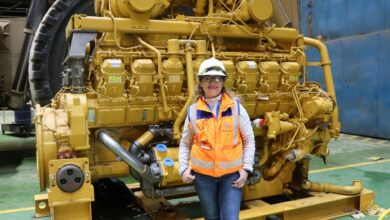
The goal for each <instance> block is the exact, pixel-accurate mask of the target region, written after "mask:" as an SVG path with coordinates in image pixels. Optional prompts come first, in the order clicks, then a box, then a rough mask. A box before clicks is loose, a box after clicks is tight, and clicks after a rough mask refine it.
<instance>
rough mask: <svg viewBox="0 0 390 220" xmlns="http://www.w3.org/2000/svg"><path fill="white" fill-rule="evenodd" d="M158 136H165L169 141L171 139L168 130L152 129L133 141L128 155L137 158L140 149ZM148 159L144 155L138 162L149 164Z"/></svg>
mask: <svg viewBox="0 0 390 220" xmlns="http://www.w3.org/2000/svg"><path fill="white" fill-rule="evenodd" d="M158 136H161V137H162V136H166V137H168V138H169V139H172V136H171V132H170V129H166V128H158V127H152V128H150V129H149V130H148V131H146V132H145V133H143V134H142V135H141V136H140V137H139V138H138V139H137V140H135V141H134V142H133V143H132V144H131V146H130V148H129V151H130V153H131V154H132V155H133V156H135V157H137V158H139V156H140V155H139V153H140V150H141V149H142V148H144V146H146V145H147V144H148V143H150V142H151V141H152V140H153V138H155V137H158ZM149 159H150V158H149V156H148V155H147V154H145V155H144V156H143V157H141V158H140V160H141V161H142V162H144V163H145V162H149Z"/></svg>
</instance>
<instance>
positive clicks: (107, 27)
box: [67, 15, 299, 41]
mask: <svg viewBox="0 0 390 220" xmlns="http://www.w3.org/2000/svg"><path fill="white" fill-rule="evenodd" d="M113 19H115V23H116V30H117V31H118V32H122V33H133V34H176V35H186V36H190V35H191V34H193V35H197V36H199V35H201V36H203V35H205V33H204V28H206V27H204V24H203V22H191V21H176V20H175V21H172V20H149V21H148V22H147V23H140V21H137V20H135V19H129V18H109V17H94V16H83V15H74V16H72V18H71V20H70V21H69V24H68V27H67V36H69V35H70V31H71V30H74V29H77V30H94V31H97V32H113V31H114V23H113ZM199 26H201V27H204V28H198V29H197V30H196V31H194V29H195V28H197V27H199ZM256 28H258V27H256ZM261 30H262V32H263V33H267V35H266V36H268V38H270V39H272V40H283V41H295V40H297V38H298V36H299V33H298V31H297V30H296V29H293V28H274V27H264V28H261ZM251 31H252V32H253V31H254V30H251ZM207 33H208V34H209V35H210V36H211V37H229V38H253V39H258V38H259V36H260V34H261V32H255V33H253V34H252V33H250V32H249V30H248V27H246V26H243V25H228V24H226V25H223V26H221V25H219V23H218V22H217V21H216V22H215V24H210V25H208V26H207Z"/></svg>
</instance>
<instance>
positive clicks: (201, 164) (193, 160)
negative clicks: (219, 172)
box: [191, 157, 214, 169]
mask: <svg viewBox="0 0 390 220" xmlns="http://www.w3.org/2000/svg"><path fill="white" fill-rule="evenodd" d="M191 163H192V164H194V165H195V166H198V167H202V168H204V169H214V164H213V162H210V161H202V160H198V159H196V158H195V157H191Z"/></svg>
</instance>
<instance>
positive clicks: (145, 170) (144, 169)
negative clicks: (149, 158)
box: [96, 130, 159, 183]
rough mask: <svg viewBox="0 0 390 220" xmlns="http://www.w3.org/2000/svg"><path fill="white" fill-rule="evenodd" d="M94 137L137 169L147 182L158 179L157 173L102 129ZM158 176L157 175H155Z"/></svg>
mask: <svg viewBox="0 0 390 220" xmlns="http://www.w3.org/2000/svg"><path fill="white" fill-rule="evenodd" d="M96 137H97V138H98V139H99V141H100V142H102V143H103V144H104V145H105V146H106V147H107V148H108V149H109V150H111V151H112V152H113V153H114V154H115V155H116V156H118V157H120V158H121V159H122V160H123V161H125V162H126V163H127V164H128V165H129V166H130V167H131V168H133V169H134V170H135V171H137V172H138V173H139V174H140V175H141V176H142V177H143V179H146V180H147V181H148V182H152V183H153V182H156V181H157V180H158V179H159V175H158V174H157V173H155V172H153V171H152V170H151V169H150V167H149V166H148V165H145V164H144V163H142V161H140V160H139V159H138V158H137V157H136V156H134V155H132V154H130V153H129V152H127V151H126V150H125V149H123V148H122V146H121V145H120V144H119V143H118V142H116V141H115V140H114V139H113V138H112V137H111V136H110V135H108V134H107V132H106V131H104V130H98V131H97V132H96ZM157 176H158V177H157Z"/></svg>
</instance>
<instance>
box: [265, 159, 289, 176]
mask: <svg viewBox="0 0 390 220" xmlns="http://www.w3.org/2000/svg"><path fill="white" fill-rule="evenodd" d="M285 163H286V159H284V158H276V162H275V163H273V164H272V166H271V167H266V168H264V169H263V170H262V172H261V173H262V174H263V178H264V179H266V180H267V179H271V178H272V177H274V176H275V175H276V174H278V173H279V172H280V170H281V169H282V167H283V165H284V164H285Z"/></svg>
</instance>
